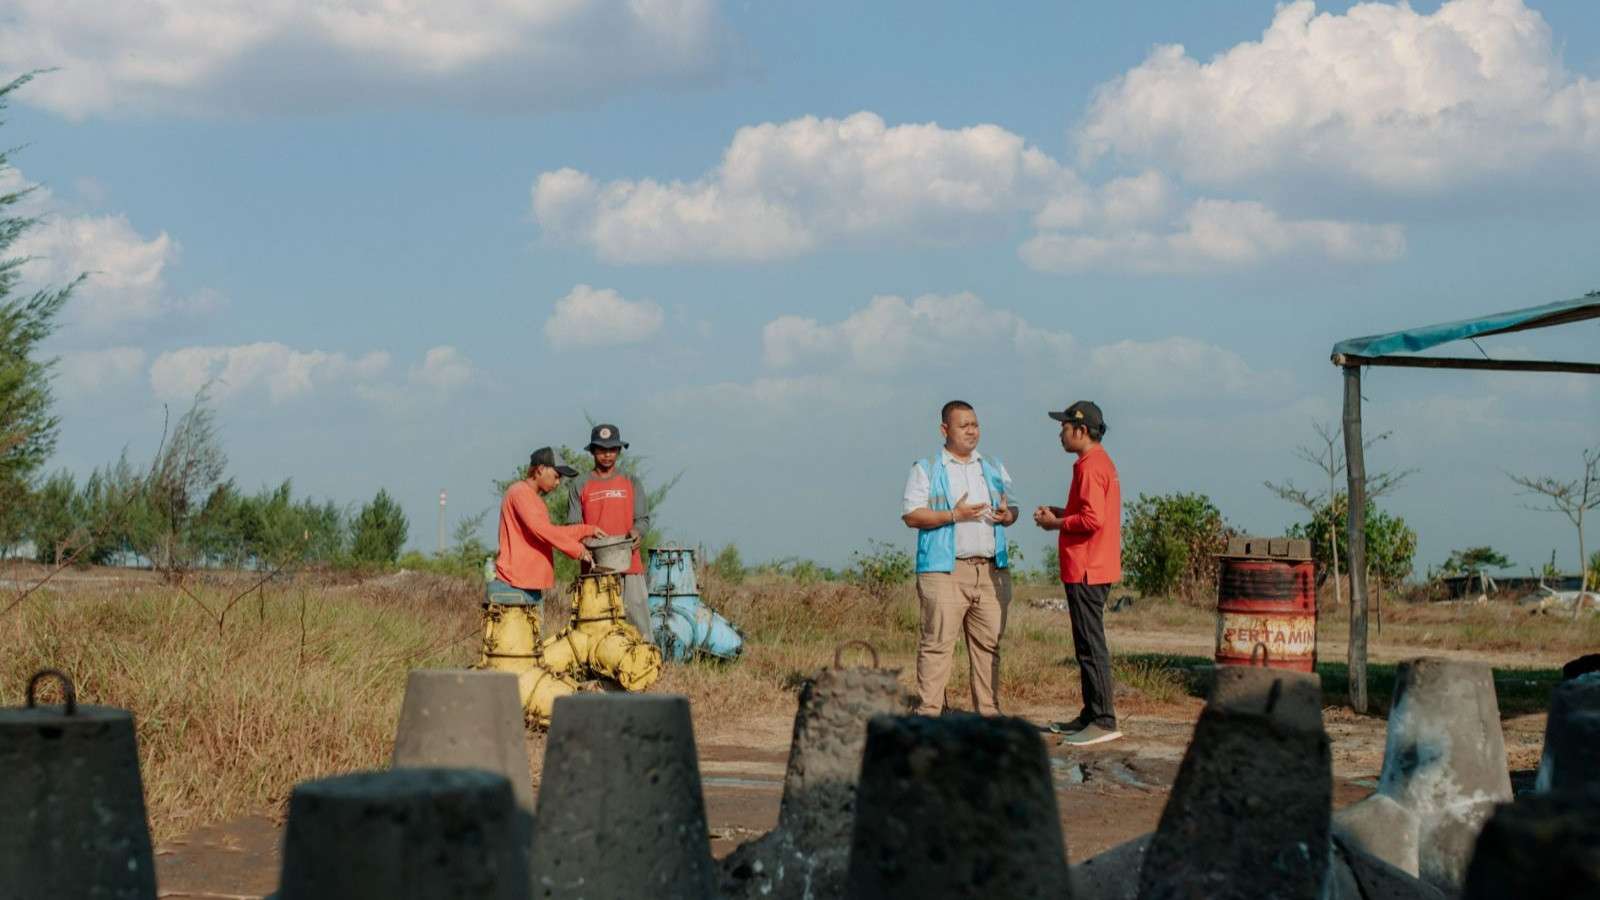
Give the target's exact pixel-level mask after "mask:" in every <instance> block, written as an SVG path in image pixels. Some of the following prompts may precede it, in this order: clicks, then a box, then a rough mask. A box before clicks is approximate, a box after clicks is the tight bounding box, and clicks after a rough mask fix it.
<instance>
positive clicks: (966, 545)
mask: <svg viewBox="0 0 1600 900" xmlns="http://www.w3.org/2000/svg"><path fill="white" fill-rule="evenodd" d="M982 458H983V454H982V453H979V452H978V451H976V450H974V451H972V460H971V461H970V462H965V463H963V462H959V461H957V460H956V458H955V457H953V456H951V455H950V451H949V450H946V449H944V448H943V447H941V448H939V459H940V461H941V462H943V463H944V468H945V475H946V477H947V478H948V479H949V481H950V505H951V506H952V507H953V506H955V505H956V502H957V501H959V500H960V499H961V495H962V494H966V495H967V502H968V503H978V504H983V503H988V504H994V503H998V502H999V500H1000V498H998V497H991V496H989V482H988V481H987V480H985V479H984V477H983V466H982V465H981V464H980V463H979V462H978V460H980V459H982ZM928 484H929V479H928V473H926V472H924V471H923V470H922V466H921V465H920V464H919V463H912V464H911V475H910V476H909V477H907V478H906V493H905V497H904V499H903V501H902V505H903V506H904V507H905V508H904V510H903V512H911V511H912V510H915V509H922V508H924V507H927V506H928ZM1000 484H1001V485H1003V486H1004V488H1005V494H1006V506H1016V505H1017V501H1016V496H1015V495H1014V494H1012V493H1011V473H1010V472H1007V471H1006V467H1005V465H1003V464H1002V465H1001V466H1000ZM994 555H995V546H994V523H993V522H992V521H987V520H984V519H973V520H972V521H970V522H957V523H956V557H957V558H958V559H961V558H966V557H975V556H977V557H989V558H992V557H993V556H994Z"/></svg>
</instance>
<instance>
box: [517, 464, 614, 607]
mask: <svg viewBox="0 0 1600 900" xmlns="http://www.w3.org/2000/svg"><path fill="white" fill-rule="evenodd" d="M594 533H595V527H594V526H593V525H556V524H554V523H552V522H551V521H550V510H549V509H548V508H546V507H545V505H544V498H543V497H540V496H539V492H538V491H537V490H536V489H535V488H534V486H533V485H531V484H529V483H528V482H526V481H518V482H517V483H516V484H513V485H512V486H511V487H510V488H509V489H507V490H506V497H505V499H504V500H502V501H501V502H500V552H499V553H498V554H497V555H496V556H495V560H494V577H496V578H498V579H500V580H501V581H504V582H505V583H506V584H509V585H511V586H512V587H519V588H522V589H523V590H526V591H548V590H550V589H551V588H553V587H555V586H556V565H555V553H554V551H555V550H560V551H561V552H562V553H565V554H566V555H568V556H571V557H573V558H577V557H578V556H581V555H582V554H583V550H584V547H583V544H582V543H580V541H582V539H583V538H586V537H590V536H592V535H593V534H594Z"/></svg>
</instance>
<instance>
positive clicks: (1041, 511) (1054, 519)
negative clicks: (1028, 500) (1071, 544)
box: [1033, 506, 1061, 531]
mask: <svg viewBox="0 0 1600 900" xmlns="http://www.w3.org/2000/svg"><path fill="white" fill-rule="evenodd" d="M1033 524H1035V525H1038V526H1039V527H1040V528H1043V529H1044V530H1045V531H1060V530H1061V519H1060V517H1058V516H1057V515H1056V514H1055V512H1054V507H1050V506H1041V507H1039V508H1038V509H1036V510H1034V511H1033Z"/></svg>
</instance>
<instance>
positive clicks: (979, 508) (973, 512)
mask: <svg viewBox="0 0 1600 900" xmlns="http://www.w3.org/2000/svg"><path fill="white" fill-rule="evenodd" d="M954 511H955V520H956V521H957V522H971V521H973V520H974V519H981V518H983V517H984V516H987V515H988V514H989V504H987V503H968V502H967V495H966V494H962V495H961V499H960V500H957V501H956V505H955V510H954Z"/></svg>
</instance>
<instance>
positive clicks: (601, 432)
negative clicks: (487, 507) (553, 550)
mask: <svg viewBox="0 0 1600 900" xmlns="http://www.w3.org/2000/svg"><path fill="white" fill-rule="evenodd" d="M627 446H628V442H627V441H624V440H623V439H622V434H621V433H620V432H619V431H617V426H615V425H607V424H601V425H596V426H594V429H593V430H592V431H590V432H589V446H588V447H586V448H585V449H586V450H588V451H589V453H590V454H591V455H593V456H594V470H593V471H590V472H585V473H583V474H582V475H579V476H578V477H576V478H573V479H570V480H569V481H568V482H567V524H569V525H576V524H579V523H583V524H586V525H597V526H599V528H600V530H602V531H604V532H605V533H606V534H625V535H627V536H628V537H630V538H632V539H633V559H632V560H631V561H630V562H629V565H628V568H627V570H626V571H625V573H624V574H623V576H622V609H623V612H624V613H625V614H626V616H627V619H628V624H629V625H632V626H633V627H634V628H637V629H638V630H639V633H640V634H641V635H643V636H644V639H645V640H646V641H649V642H650V643H652V644H653V643H655V636H654V635H653V634H652V633H651V628H650V601H649V598H648V597H647V596H646V593H645V577H644V563H643V561H642V560H641V559H640V556H639V542H640V541H641V540H643V538H644V535H645V532H647V531H649V530H650V505H649V501H648V500H647V499H646V498H645V492H644V488H643V487H642V486H641V485H640V484H639V482H638V480H637V479H635V478H633V477H632V476H630V475H629V474H628V473H626V472H624V471H622V469H621V468H620V467H619V466H618V465H617V460H618V459H620V458H621V457H622V451H623V449H624V448H625V447H627Z"/></svg>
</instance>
